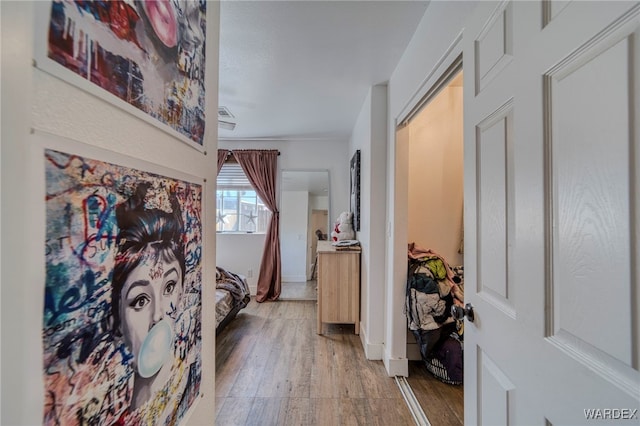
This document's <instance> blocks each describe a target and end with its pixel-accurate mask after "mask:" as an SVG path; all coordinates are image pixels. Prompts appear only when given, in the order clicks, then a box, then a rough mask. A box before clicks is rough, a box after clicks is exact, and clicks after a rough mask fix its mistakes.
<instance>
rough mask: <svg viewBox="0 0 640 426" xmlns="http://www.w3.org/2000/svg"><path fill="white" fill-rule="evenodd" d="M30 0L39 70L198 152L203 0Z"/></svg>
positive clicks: (202, 115) (201, 130)
mask: <svg viewBox="0 0 640 426" xmlns="http://www.w3.org/2000/svg"><path fill="white" fill-rule="evenodd" d="M36 4H37V11H38V13H37V23H36V25H37V26H38V27H39V28H40V30H39V31H36V34H40V35H41V36H40V37H36V46H35V53H36V65H37V66H38V67H39V68H41V69H43V70H45V71H47V72H50V73H52V74H53V75H56V76H57V77H60V78H62V79H64V80H66V81H68V82H70V83H73V84H75V85H77V86H79V87H81V88H83V89H85V90H87V91H89V92H90V93H93V94H95V95H97V96H100V97H102V98H103V99H105V100H108V101H110V102H112V103H114V104H115V105H117V106H119V107H121V108H123V109H125V110H126V111H128V112H131V113H132V114H134V115H136V116H138V117H140V118H142V119H144V120H146V121H147V122H150V123H152V124H154V125H156V126H158V127H160V128H162V129H163V130H166V131H168V132H169V133H171V134H173V135H174V136H176V137H178V138H179V139H181V140H183V141H184V142H187V143H188V144H190V145H192V146H193V147H195V148H196V149H199V150H201V151H202V150H203V148H202V147H203V140H204V130H205V78H204V72H205V37H206V5H207V2H206V1H204V0H153V1H139V0H109V1H107V0H90V1H88V0H54V1H52V2H36Z"/></svg>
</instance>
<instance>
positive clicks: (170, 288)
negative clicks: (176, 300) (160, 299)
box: [164, 281, 176, 296]
mask: <svg viewBox="0 0 640 426" xmlns="http://www.w3.org/2000/svg"><path fill="white" fill-rule="evenodd" d="M175 289H176V282H175V281H169V282H168V283H167V284H166V285H165V286H164V295H165V296H169V295H171V294H173V290H175Z"/></svg>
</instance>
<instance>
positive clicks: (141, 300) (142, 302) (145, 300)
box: [129, 294, 150, 311]
mask: <svg viewBox="0 0 640 426" xmlns="http://www.w3.org/2000/svg"><path fill="white" fill-rule="evenodd" d="M149 302H150V299H149V297H148V296H147V295H146V294H141V295H139V296H137V297H136V298H135V299H133V301H132V302H131V303H129V306H130V307H132V308H133V309H135V310H136V311H139V310H140V309H142V308H144V307H145V306H146V305H148V304H149Z"/></svg>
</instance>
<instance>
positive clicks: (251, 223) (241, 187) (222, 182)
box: [216, 162, 271, 233]
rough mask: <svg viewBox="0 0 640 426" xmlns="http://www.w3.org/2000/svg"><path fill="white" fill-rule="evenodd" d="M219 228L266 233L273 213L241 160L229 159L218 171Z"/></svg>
mask: <svg viewBox="0 0 640 426" xmlns="http://www.w3.org/2000/svg"><path fill="white" fill-rule="evenodd" d="M217 182H218V188H217V191H216V231H217V232H247V233H252V232H256V233H265V232H266V231H267V226H268V225H269V221H270V220H271V212H270V211H269V209H268V208H267V207H266V206H265V205H264V203H263V202H262V200H261V199H260V197H258V194H256V191H255V190H254V189H253V187H252V186H251V183H249V179H247V176H245V174H244V171H243V170H242V167H240V165H239V164H238V163H230V162H226V163H224V165H223V166H222V170H220V174H218V181H217Z"/></svg>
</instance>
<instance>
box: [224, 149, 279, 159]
mask: <svg viewBox="0 0 640 426" xmlns="http://www.w3.org/2000/svg"><path fill="white" fill-rule="evenodd" d="M256 151H275V150H273V149H272V150H260V149H258V150H256ZM232 155H233V150H232V149H229V150H227V158H229V157H231V156H232ZM278 156H280V151H278Z"/></svg>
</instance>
